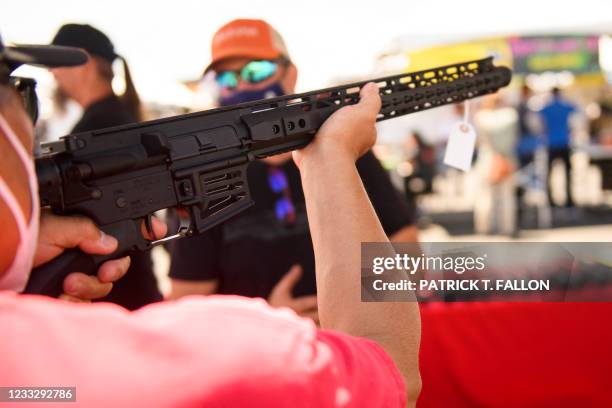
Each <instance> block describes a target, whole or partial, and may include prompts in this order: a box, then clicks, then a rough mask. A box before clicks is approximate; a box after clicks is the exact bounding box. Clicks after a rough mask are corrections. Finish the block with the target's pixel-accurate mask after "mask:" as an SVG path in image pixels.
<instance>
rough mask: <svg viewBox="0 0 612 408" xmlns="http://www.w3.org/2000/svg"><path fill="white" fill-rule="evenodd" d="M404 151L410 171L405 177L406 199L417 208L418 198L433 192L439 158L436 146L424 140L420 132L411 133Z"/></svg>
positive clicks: (405, 143)
mask: <svg viewBox="0 0 612 408" xmlns="http://www.w3.org/2000/svg"><path fill="white" fill-rule="evenodd" d="M404 150H405V154H406V156H407V163H406V164H408V166H409V168H408V169H407V170H410V172H409V174H407V175H406V176H405V177H404V189H405V192H406V198H407V199H408V201H410V202H412V203H413V204H412V206H413V207H414V208H417V205H416V201H415V200H416V198H417V197H418V196H419V195H422V194H430V193H432V192H433V179H434V177H435V176H436V171H437V170H436V167H437V156H436V148H435V146H432V145H430V144H429V143H427V142H425V140H423V136H422V135H421V133H420V132H418V131H413V132H411V133H410V134H409V135H408V136H407V137H406V140H405V142H404Z"/></svg>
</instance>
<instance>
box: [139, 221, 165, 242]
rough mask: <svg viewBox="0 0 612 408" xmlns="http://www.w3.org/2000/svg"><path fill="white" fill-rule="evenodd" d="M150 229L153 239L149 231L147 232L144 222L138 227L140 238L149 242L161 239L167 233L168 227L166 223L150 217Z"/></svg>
mask: <svg viewBox="0 0 612 408" xmlns="http://www.w3.org/2000/svg"><path fill="white" fill-rule="evenodd" d="M151 227H152V228H153V235H155V236H154V237H153V236H151V234H150V233H149V231H147V227H146V223H145V222H144V221H143V222H142V223H141V225H140V232H141V233H142V236H143V237H144V238H145V239H148V240H150V241H153V240H156V239H161V238H163V237H165V236H166V234H167V233H168V226H167V225H166V223H165V222H163V221H162V220H160V219H159V218H157V217H155V216H151Z"/></svg>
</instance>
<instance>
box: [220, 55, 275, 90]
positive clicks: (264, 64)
mask: <svg viewBox="0 0 612 408" xmlns="http://www.w3.org/2000/svg"><path fill="white" fill-rule="evenodd" d="M280 62H281V61H267V60H261V61H250V62H248V63H246V64H245V65H244V66H243V67H242V68H241V69H239V70H236V71H231V70H227V71H220V72H217V77H216V81H217V84H218V85H219V86H220V87H222V88H229V89H235V88H236V87H238V82H239V81H240V80H243V81H245V82H248V83H250V84H257V83H259V82H262V81H265V80H266V79H268V78H270V77H271V76H272V75H274V74H275V73H276V71H277V70H278V67H279V65H280Z"/></svg>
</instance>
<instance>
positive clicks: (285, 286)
mask: <svg viewBox="0 0 612 408" xmlns="http://www.w3.org/2000/svg"><path fill="white" fill-rule="evenodd" d="M301 277H302V267H301V266H300V265H293V266H292V267H291V269H289V272H287V273H286V274H285V275H284V276H283V277H282V278H281V280H280V281H278V283H277V284H276V286H275V287H274V290H273V294H274V293H275V292H276V293H291V291H292V290H293V287H294V286H295V285H296V284H297V283H298V281H299V280H300V278H301Z"/></svg>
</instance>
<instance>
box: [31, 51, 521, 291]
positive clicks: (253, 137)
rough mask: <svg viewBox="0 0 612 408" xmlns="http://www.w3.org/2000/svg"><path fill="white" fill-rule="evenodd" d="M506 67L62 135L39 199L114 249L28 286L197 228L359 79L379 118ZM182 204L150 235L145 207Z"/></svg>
mask: <svg viewBox="0 0 612 408" xmlns="http://www.w3.org/2000/svg"><path fill="white" fill-rule="evenodd" d="M510 79H511V71H510V69H508V68H506V67H496V66H494V65H493V61H492V58H487V59H482V60H476V61H469V62H464V63H459V64H455V65H448V66H443V67H438V68H432V69H429V70H425V71H419V72H413V73H406V74H400V75H395V76H389V77H385V78H378V79H374V80H371V81H364V82H358V83H352V84H348V85H343V86H337V87H332V88H326V89H320V90H317V91H312V92H307V93H302V94H296V95H288V96H283V97H279V98H274V99H266V100H261V101H257V102H251V103H244V104H239V105H235V106H229V107H224V108H219V109H212V110H208V111H203V112H198V113H193V114H186V115H180V116H175V117H171V118H166V119H160V120H154V121H149V122H143V123H138V124H132V125H125V126H119V127H113V128H108V129H102V130H96V131H91V132H85V133H79V134H74V135H69V136H66V137H64V138H62V139H61V140H60V141H58V142H53V143H49V144H46V145H44V146H43V148H45V149H46V152H45V154H43V155H42V156H41V157H39V158H37V159H36V172H37V174H38V180H39V192H40V198H41V205H42V206H50V207H51V209H52V210H53V212H55V213H57V214H82V215H85V216H87V217H89V218H91V219H92V220H93V221H94V222H95V223H96V224H98V225H99V227H100V228H101V229H102V230H103V231H104V232H106V233H108V234H110V235H112V236H114V237H115V238H117V239H118V241H119V247H118V249H117V250H116V252H115V253H113V254H111V255H107V256H92V255H87V254H84V253H83V252H81V251H79V250H78V249H71V250H67V251H66V252H65V253H64V254H62V255H61V256H59V257H58V258H56V259H54V260H52V261H51V262H49V263H47V264H45V265H43V266H42V267H40V268H36V269H35V270H34V271H32V275H31V277H30V280H29V282H28V286H27V288H26V292H27V293H41V294H47V295H50V296H57V295H59V294H60V293H61V291H62V285H63V280H64V277H65V276H66V275H67V274H68V273H70V272H73V271H81V272H87V273H92V274H93V273H96V270H97V266H98V265H100V264H101V263H102V262H103V261H105V260H107V259H110V258H116V257H120V256H123V255H125V254H126V253H127V252H129V251H130V250H133V249H139V250H146V249H149V248H151V247H152V246H154V245H158V244H160V243H164V242H167V241H168V240H171V239H175V238H178V237H183V236H189V235H193V234H199V233H202V232H204V231H206V230H208V229H209V228H211V227H213V226H215V225H217V224H219V223H221V222H223V221H225V220H227V219H229V218H231V217H232V216H234V215H236V214H238V213H239V212H241V211H243V210H245V209H246V208H247V207H249V206H250V205H252V204H253V201H252V199H251V196H250V194H249V188H248V185H247V178H246V168H247V165H248V164H249V163H250V162H251V161H253V160H255V159H261V158H264V157H268V156H272V155H275V154H279V153H283V152H288V151H291V150H295V149H299V148H301V147H304V146H306V145H307V144H308V143H309V142H310V141H311V140H312V139H313V137H315V134H316V133H317V130H318V129H319V128H320V127H321V125H322V124H323V122H324V121H325V120H326V119H327V118H328V117H329V116H330V115H331V114H332V113H334V112H335V111H337V110H338V109H340V108H342V107H343V106H347V105H352V104H355V103H357V102H358V101H359V90H360V88H361V87H362V86H364V85H365V84H366V83H367V82H375V83H377V84H378V86H379V89H380V96H381V99H382V107H381V110H380V113H379V114H378V119H377V120H379V121H381V120H386V119H391V118H395V117H398V116H402V115H407V114H410V113H414V112H420V111H423V110H426V109H431V108H435V107H438V106H442V105H446V104H451V103H457V102H461V101H463V100H466V99H470V98H475V97H478V96H481V95H485V94H489V93H493V92H496V91H497V90H498V89H499V88H501V87H504V86H506V85H508V83H509V82H510ZM177 207H179V208H183V209H185V210H187V212H188V215H189V226H186V227H184V228H181V229H180V230H179V231H178V232H177V233H176V234H174V235H172V236H170V237H167V238H164V239H160V240H156V241H149V240H147V239H145V238H144V237H143V235H142V233H141V224H142V223H143V221H144V223H145V225H146V226H147V229H148V230H149V231H151V229H152V228H151V216H152V214H153V213H154V212H156V211H158V210H161V209H166V208H177Z"/></svg>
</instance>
